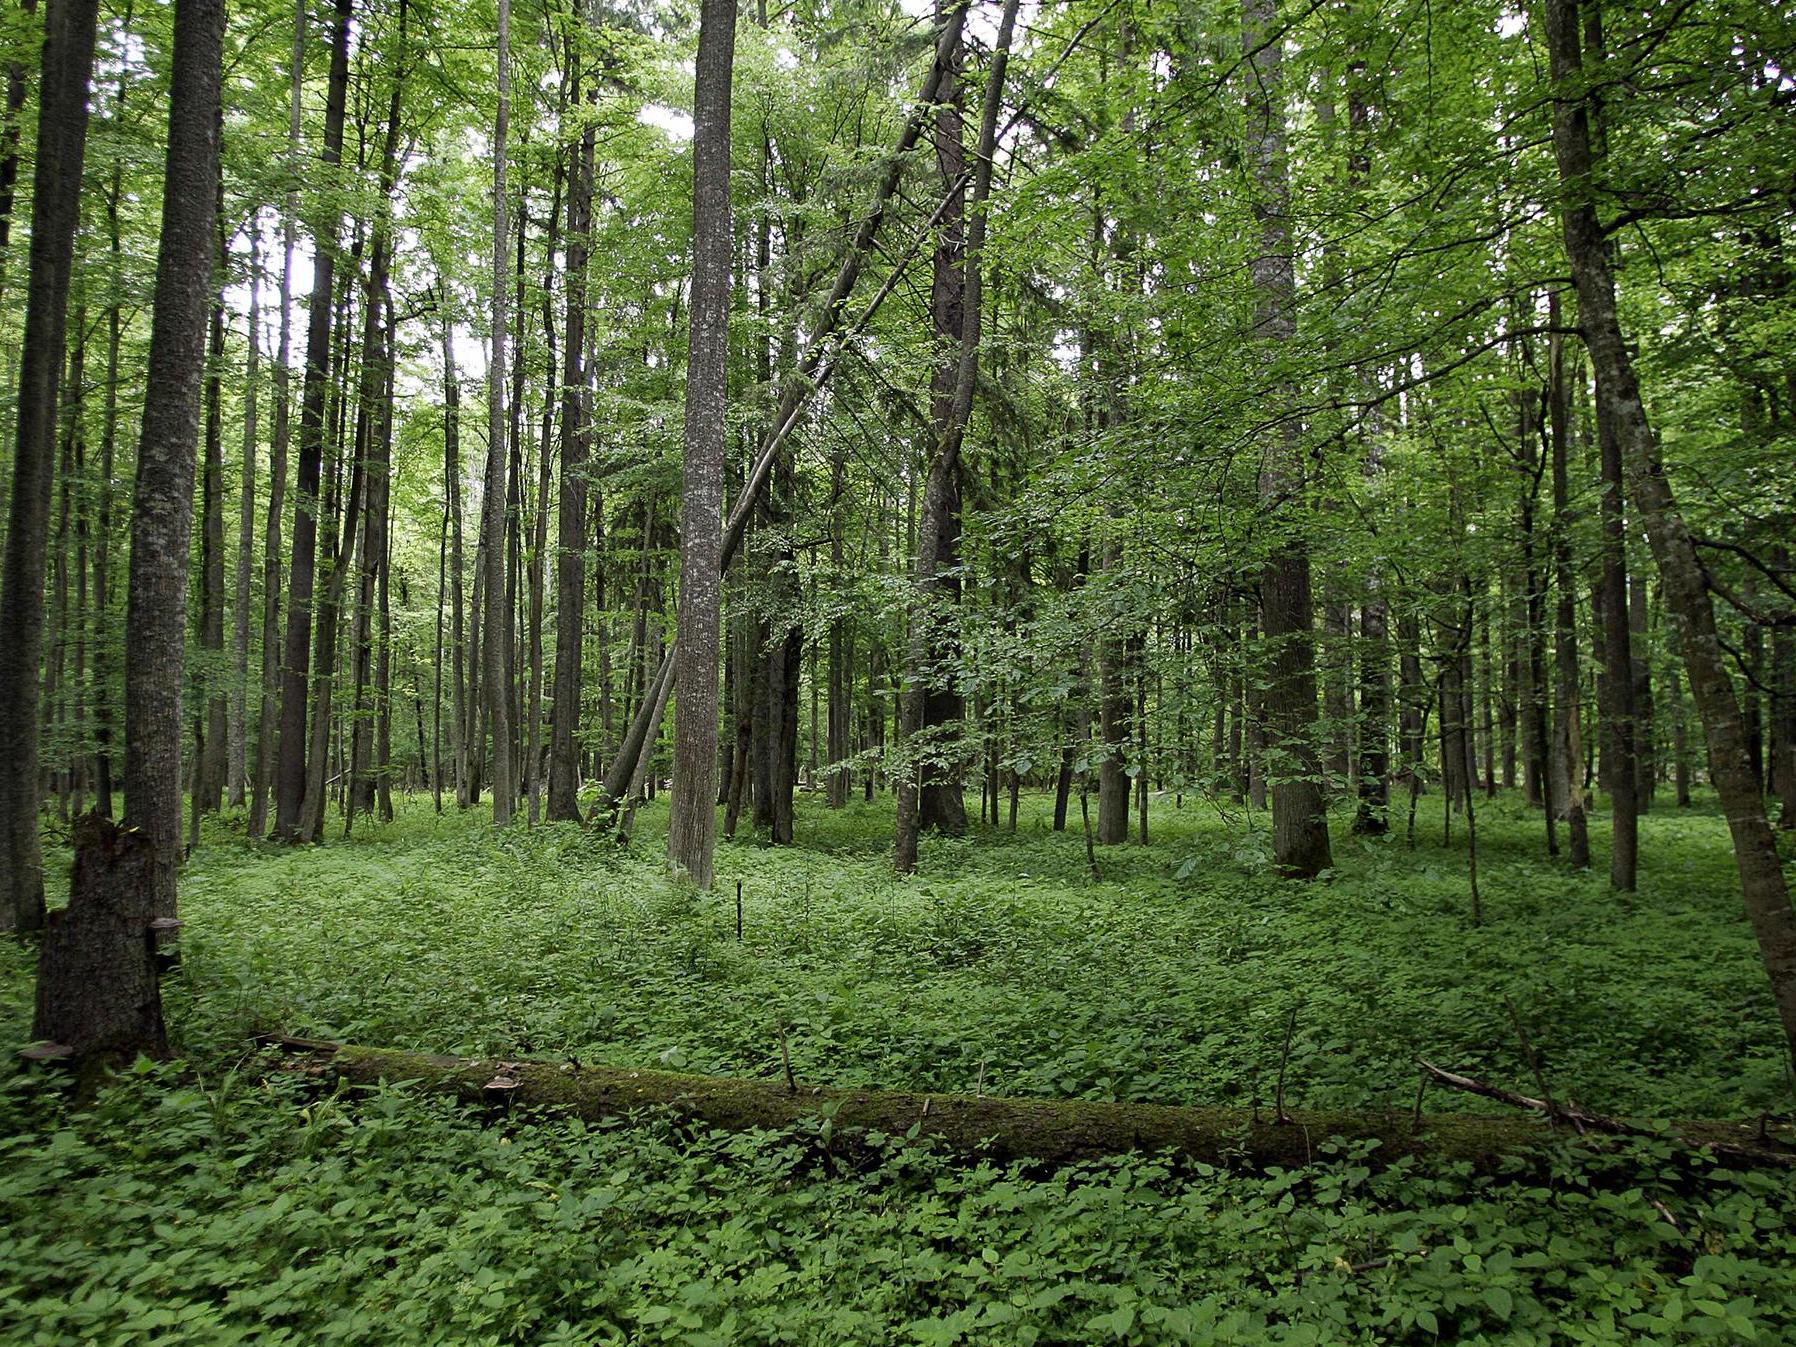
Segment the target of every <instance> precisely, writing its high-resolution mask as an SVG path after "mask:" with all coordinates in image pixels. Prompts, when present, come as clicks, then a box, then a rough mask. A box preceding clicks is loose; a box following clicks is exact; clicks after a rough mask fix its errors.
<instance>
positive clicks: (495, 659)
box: [481, 0, 512, 828]
mask: <svg viewBox="0 0 1796 1347" xmlns="http://www.w3.org/2000/svg"><path fill="white" fill-rule="evenodd" d="M498 75H499V80H498V83H499V109H498V115H497V118H496V119H495V121H494V123H493V314H492V316H493V322H492V355H491V358H490V359H489V360H488V361H487V450H486V498H485V500H484V501H483V502H482V508H481V525H482V528H481V532H482V541H483V542H484V544H485V549H486V613H485V620H486V645H485V646H484V648H483V649H484V654H485V668H484V671H483V677H482V682H484V684H485V685H486V705H487V716H488V719H489V720H490V722H491V724H492V735H493V778H492V785H493V823H494V825H495V826H497V827H500V828H503V827H506V826H508V825H509V824H510V823H511V806H512V779H511V683H510V680H509V679H508V677H507V676H506V665H507V661H508V658H509V655H510V650H511V636H510V633H511V623H510V613H509V611H508V608H507V604H506V586H505V522H506V521H505V503H506V502H505V309H506V296H507V284H506V274H505V271H506V267H505V259H506V247H505V245H506V228H507V226H506V198H505V190H506V189H505V168H506V164H505V155H506V129H507V125H508V123H509V122H510V119H511V0H499V51H498Z"/></svg>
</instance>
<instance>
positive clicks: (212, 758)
mask: <svg viewBox="0 0 1796 1347" xmlns="http://www.w3.org/2000/svg"><path fill="white" fill-rule="evenodd" d="M218 195H219V199H220V200H219V213H220V214H221V215H222V213H223V197H224V189H223V185H222V183H221V184H220V186H219V188H218ZM216 260H217V262H218V263H219V264H220V265H221V266H222V263H223V261H224V240H223V239H222V238H221V239H219V240H218V253H217V255H216ZM223 364H224V297H223V295H222V294H221V293H216V292H215V294H214V297H213V301H212V325H211V336H210V339H209V341H208V345H207V360H206V388H205V403H206V431H205V446H206V447H205V469H204V476H203V480H202V482H201V487H200V611H199V632H198V636H199V648H200V652H201V654H200V665H201V667H200V674H199V677H198V679H197V680H196V682H197V684H198V686H199V688H200V689H201V690H202V701H201V706H200V707H199V708H197V710H196V714H197V715H200V716H202V717H203V719H204V725H205V729H204V736H203V739H202V741H201V746H200V747H199V748H198V750H197V751H198V753H199V768H198V775H197V776H195V778H194V782H195V785H194V789H195V791H196V792H197V793H198V796H199V799H198V801H197V803H198V806H199V808H200V810H202V811H203V812H205V813H217V812H218V809H219V807H220V806H221V805H222V804H223V803H224V786H225V748H226V745H225V733H226V730H225V725H226V720H227V714H226V702H227V700H228V699H227V696H226V689H225V688H224V687H223V686H222V682H223V680H222V679H221V677H220V674H221V673H222V672H223V671H222V669H221V668H220V665H221V664H222V663H223V660H224V649H225V643H224V640H225V637H224V610H225V583H224V410H223V408H222V406H221V405H220V403H221V398H222V390H221V388H220V380H221V375H222V373H223V369H222V367H223Z"/></svg>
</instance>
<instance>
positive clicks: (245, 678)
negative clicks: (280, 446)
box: [225, 212, 274, 808]
mask: <svg viewBox="0 0 1796 1347" xmlns="http://www.w3.org/2000/svg"><path fill="white" fill-rule="evenodd" d="M261 227H262V217H261V214H260V212H255V213H252V214H251V216H250V222H249V237H250V249H249V315H248V331H249V356H248V358H247V360H246V361H245V364H244V370H243V459H242V469H243V481H242V484H241V485H242V494H241V497H240V501H239V504H238V507H237V569H236V575H235V583H234V585H233V587H232V595H231V694H230V723H229V726H228V732H227V737H226V743H227V750H226V753H225V784H226V787H227V788H228V789H229V792H230V803H231V807H232V808H240V807H241V806H242V805H243V803H244V800H245V796H246V777H247V776H248V771H247V768H248V761H247V759H248V752H247V750H248V743H247V739H248V733H249V618H250V602H251V594H250V576H251V575H252V573H253V569H254V566H255V550H256V457H257V453H258V451H259V446H258V444H257V441H256V431H257V425H256V411H257V401H258V393H259V391H260V390H259V387H258V385H259V383H260V380H261V363H262V340H261V332H260V327H261V323H262V248H261V242H262V239H261ZM273 601H274V595H273V593H272V592H270V594H269V602H271V603H272V602H273Z"/></svg>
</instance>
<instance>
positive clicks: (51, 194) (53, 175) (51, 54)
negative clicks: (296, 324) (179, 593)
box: [0, 0, 211, 931]
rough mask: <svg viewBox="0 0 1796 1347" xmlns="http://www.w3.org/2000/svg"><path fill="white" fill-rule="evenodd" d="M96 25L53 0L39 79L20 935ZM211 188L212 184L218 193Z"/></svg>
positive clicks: (3, 885)
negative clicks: (59, 408)
mask: <svg viewBox="0 0 1796 1347" xmlns="http://www.w3.org/2000/svg"><path fill="white" fill-rule="evenodd" d="M95 24H96V6H95V0H56V3H55V4H53V5H52V6H50V8H49V13H48V19H47V23H46V29H45V36H44V52H43V73H42V75H41V77H40V81H39V88H40V92H39V95H38V119H37V157H36V164H37V169H36V175H37V176H36V182H37V185H36V189H35V191H34V192H33V193H32V199H31V275H30V279H29V281H28V282H27V289H26V296H25V331H24V341H23V347H22V352H21V357H20V363H19V398H18V404H17V413H16V416H17V423H16V427H15V431H14V441H13V443H14V457H13V473H12V504H11V515H10V522H9V525H8V528H7V530H6V553H5V561H4V572H3V574H0V632H5V634H6V638H5V640H3V641H0V688H5V689H6V690H7V695H6V697H5V698H4V710H0V928H5V927H10V928H13V929H17V930H21V931H26V930H37V929H38V928H40V927H41V926H43V924H44V862H43V854H42V849H41V847H40V844H39V841H38V819H37V815H38V791H39V788H40V779H39V774H38V728H39V725H38V722H39V715H38V700H39V688H40V681H39V680H40V677H41V673H42V670H41V663H42V659H43V642H44V572H45V568H46V565H47V551H48V545H49V523H50V486H51V481H52V479H53V478H54V477H55V475H56V419H57V418H56V393H57V383H58V380H60V379H61V377H62V359H63V350H64V320H65V318H66V316H67V312H68V300H69V274H70V271H71V268H72V264H73V259H74V251H75V231H76V228H77V226H78V225H79V224H80V219H81V172H82V165H83V163H84V160H85V156H86V150H87V82H88V76H89V75H90V74H91V72H92V70H93V63H94V32H95ZM210 194H211V188H210V185H208V188H207V195H208V201H209V200H210ZM202 340H203V333H202ZM189 508H191V507H189ZM183 616H185V614H183ZM176 695H177V697H178V696H179V693H178V691H177V694H176Z"/></svg>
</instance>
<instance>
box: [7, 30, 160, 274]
mask: <svg viewBox="0 0 1796 1347" xmlns="http://www.w3.org/2000/svg"><path fill="white" fill-rule="evenodd" d="M19 9H20V10H21V11H23V12H24V13H25V14H26V15H27V16H34V15H36V13H37V0H21V2H20V5H19ZM127 13H128V11H127ZM127 23H128V19H127ZM30 78H31V75H30V70H29V68H28V67H27V66H26V65H25V63H24V62H23V61H9V62H7V65H6V121H5V126H4V129H3V130H0V286H3V285H4V282H5V279H6V264H7V263H8V261H10V260H11V258H10V256H9V254H10V253H11V251H12V212H13V200H14V197H15V195H16V193H17V190H18V183H19V132H20V129H21V126H20V123H21V122H22V121H23V120H24V118H23V113H24V111H25V99H26V97H27V96H28V95H29V94H30V91H31V90H30ZM120 84H121V87H122V84H123V80H122V79H121V81H120Z"/></svg>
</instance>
